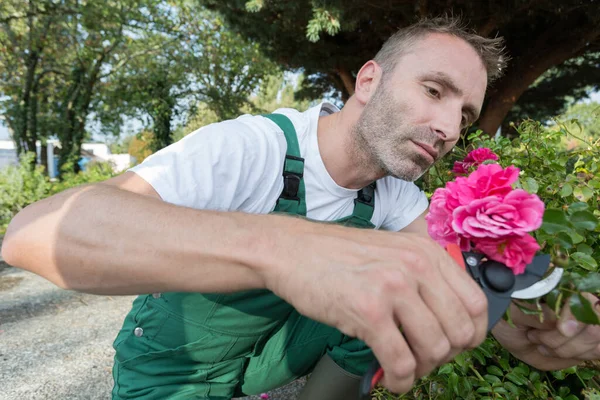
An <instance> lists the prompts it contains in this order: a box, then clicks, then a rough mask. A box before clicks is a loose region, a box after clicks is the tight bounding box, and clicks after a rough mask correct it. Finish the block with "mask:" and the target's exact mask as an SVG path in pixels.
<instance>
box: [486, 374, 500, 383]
mask: <svg viewBox="0 0 600 400" xmlns="http://www.w3.org/2000/svg"><path fill="white" fill-rule="evenodd" d="M483 379H485V380H486V381H487V382H489V383H491V384H492V385H493V384H494V383H499V382H501V381H500V378H498V377H497V376H495V375H490V374H485V375H484V376H483Z"/></svg>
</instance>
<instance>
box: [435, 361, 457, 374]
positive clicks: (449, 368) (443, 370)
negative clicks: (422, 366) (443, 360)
mask: <svg viewBox="0 0 600 400" xmlns="http://www.w3.org/2000/svg"><path fill="white" fill-rule="evenodd" d="M453 370H454V367H453V366H452V364H450V363H448V364H444V365H442V366H441V367H440V369H439V370H438V375H442V374H449V373H450V372H452V371H453Z"/></svg>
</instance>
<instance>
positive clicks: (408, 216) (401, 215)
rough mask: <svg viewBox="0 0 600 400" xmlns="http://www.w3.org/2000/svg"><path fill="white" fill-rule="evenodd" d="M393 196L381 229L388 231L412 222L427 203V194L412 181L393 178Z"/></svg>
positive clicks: (402, 227)
mask: <svg viewBox="0 0 600 400" xmlns="http://www.w3.org/2000/svg"><path fill="white" fill-rule="evenodd" d="M394 180H395V181H396V182H395V183H394V186H395V187H394V190H393V193H395V196H392V199H393V202H392V205H391V208H390V212H389V213H388V215H387V216H386V218H385V220H384V221H383V224H382V226H381V228H382V229H385V230H388V231H396V232H397V231H400V230H402V229H404V228H405V227H406V226H408V225H409V224H410V223H411V222H413V221H414V220H415V219H417V217H418V216H419V215H421V214H423V212H425V210H427V207H428V205H429V201H428V200H427V196H425V193H423V191H421V190H420V189H419V188H418V187H417V185H415V184H414V183H412V182H406V181H401V180H399V179H394Z"/></svg>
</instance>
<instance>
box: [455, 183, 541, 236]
mask: <svg viewBox="0 0 600 400" xmlns="http://www.w3.org/2000/svg"><path fill="white" fill-rule="evenodd" d="M543 216H544V203H543V202H542V201H541V200H540V199H539V198H538V197H537V196H535V195H531V194H529V193H527V192H526V191H524V190H521V189H515V190H513V191H512V192H510V193H508V194H507V195H506V196H505V197H504V198H502V197H500V196H488V197H485V198H483V199H478V200H473V201H472V202H470V203H469V204H467V205H466V206H460V207H457V208H456V209H455V210H454V211H453V213H452V217H453V218H452V221H453V222H452V228H453V229H454V231H455V232H456V233H458V234H460V235H464V236H466V237H469V238H474V237H477V238H500V237H503V236H508V235H517V236H522V235H525V234H526V233H528V232H531V231H534V230H536V229H537V228H539V227H540V226H541V225H542V218H543Z"/></svg>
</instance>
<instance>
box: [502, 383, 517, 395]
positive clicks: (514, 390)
mask: <svg viewBox="0 0 600 400" xmlns="http://www.w3.org/2000/svg"><path fill="white" fill-rule="evenodd" d="M504 387H505V388H507V389H508V390H510V391H511V392H512V393H514V394H519V388H518V387H517V386H516V385H515V384H514V383H512V382H504Z"/></svg>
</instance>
